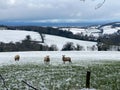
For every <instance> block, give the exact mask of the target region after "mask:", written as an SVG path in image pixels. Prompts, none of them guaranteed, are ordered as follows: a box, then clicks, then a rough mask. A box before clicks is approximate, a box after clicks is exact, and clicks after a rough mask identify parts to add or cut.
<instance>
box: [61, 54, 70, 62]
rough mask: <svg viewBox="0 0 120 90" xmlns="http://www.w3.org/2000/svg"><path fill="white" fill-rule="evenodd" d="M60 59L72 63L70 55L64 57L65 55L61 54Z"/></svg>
mask: <svg viewBox="0 0 120 90" xmlns="http://www.w3.org/2000/svg"><path fill="white" fill-rule="evenodd" d="M62 60H63V62H64V64H65V62H67V61H68V62H69V63H72V61H71V58H70V57H65V55H63V57H62Z"/></svg>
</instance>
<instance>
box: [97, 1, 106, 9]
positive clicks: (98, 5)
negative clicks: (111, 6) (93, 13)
mask: <svg viewBox="0 0 120 90" xmlns="http://www.w3.org/2000/svg"><path fill="white" fill-rule="evenodd" d="M105 1H106V0H103V2H102V3H99V4H97V6H96V7H95V9H98V8H100V7H102V6H103V4H104V3H105Z"/></svg>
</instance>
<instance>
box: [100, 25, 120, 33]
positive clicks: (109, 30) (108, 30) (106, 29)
mask: <svg viewBox="0 0 120 90" xmlns="http://www.w3.org/2000/svg"><path fill="white" fill-rule="evenodd" d="M102 29H103V34H113V33H115V32H117V31H118V29H119V27H116V28H112V26H111V25H108V26H104V27H102Z"/></svg>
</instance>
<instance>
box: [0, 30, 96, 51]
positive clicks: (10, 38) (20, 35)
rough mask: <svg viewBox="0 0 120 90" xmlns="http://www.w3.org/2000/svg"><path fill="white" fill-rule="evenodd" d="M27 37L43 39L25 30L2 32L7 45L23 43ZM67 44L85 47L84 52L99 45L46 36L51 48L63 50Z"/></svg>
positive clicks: (2, 37) (35, 39) (1, 38)
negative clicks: (55, 47)
mask: <svg viewBox="0 0 120 90" xmlns="http://www.w3.org/2000/svg"><path fill="white" fill-rule="evenodd" d="M27 35H30V36H31V39H32V40H34V41H41V37H40V35H39V33H37V32H33V31H23V30H0V42H5V43H9V42H21V40H24V39H25V38H26V36H27ZM67 42H73V43H74V45H76V44H79V45H81V46H83V47H84V50H86V51H87V47H92V46H93V45H96V44H97V43H96V42H90V41H82V40H75V39H69V38H65V37H60V36H54V35H47V34H45V44H47V45H49V46H50V45H52V44H55V45H57V47H58V50H61V49H62V47H63V45H64V44H66V43H67ZM96 50H97V49H96Z"/></svg>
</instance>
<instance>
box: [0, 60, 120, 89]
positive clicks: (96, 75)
mask: <svg viewBox="0 0 120 90" xmlns="http://www.w3.org/2000/svg"><path fill="white" fill-rule="evenodd" d="M88 70H89V71H91V81H90V82H91V84H90V87H91V88H95V89H97V90H120V85H119V84H120V61H114V60H113V61H100V63H96V64H89V65H87V66H82V65H80V66H79V65H77V66H76V65H74V64H65V65H64V64H62V63H61V64H58V65H44V64H31V63H30V64H22V65H21V64H18V63H16V64H11V65H3V66H1V67H0V74H1V75H2V76H3V77H4V79H5V83H6V87H7V88H8V90H33V89H32V88H30V87H28V86H27V85H26V84H24V83H23V82H22V80H24V81H26V82H27V83H29V84H30V85H32V86H34V87H35V88H37V89H39V90H41V89H42V90H80V89H82V88H85V82H86V71H88ZM0 87H1V89H0V90H6V89H5V87H4V85H3V82H2V80H1V78H0Z"/></svg>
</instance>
